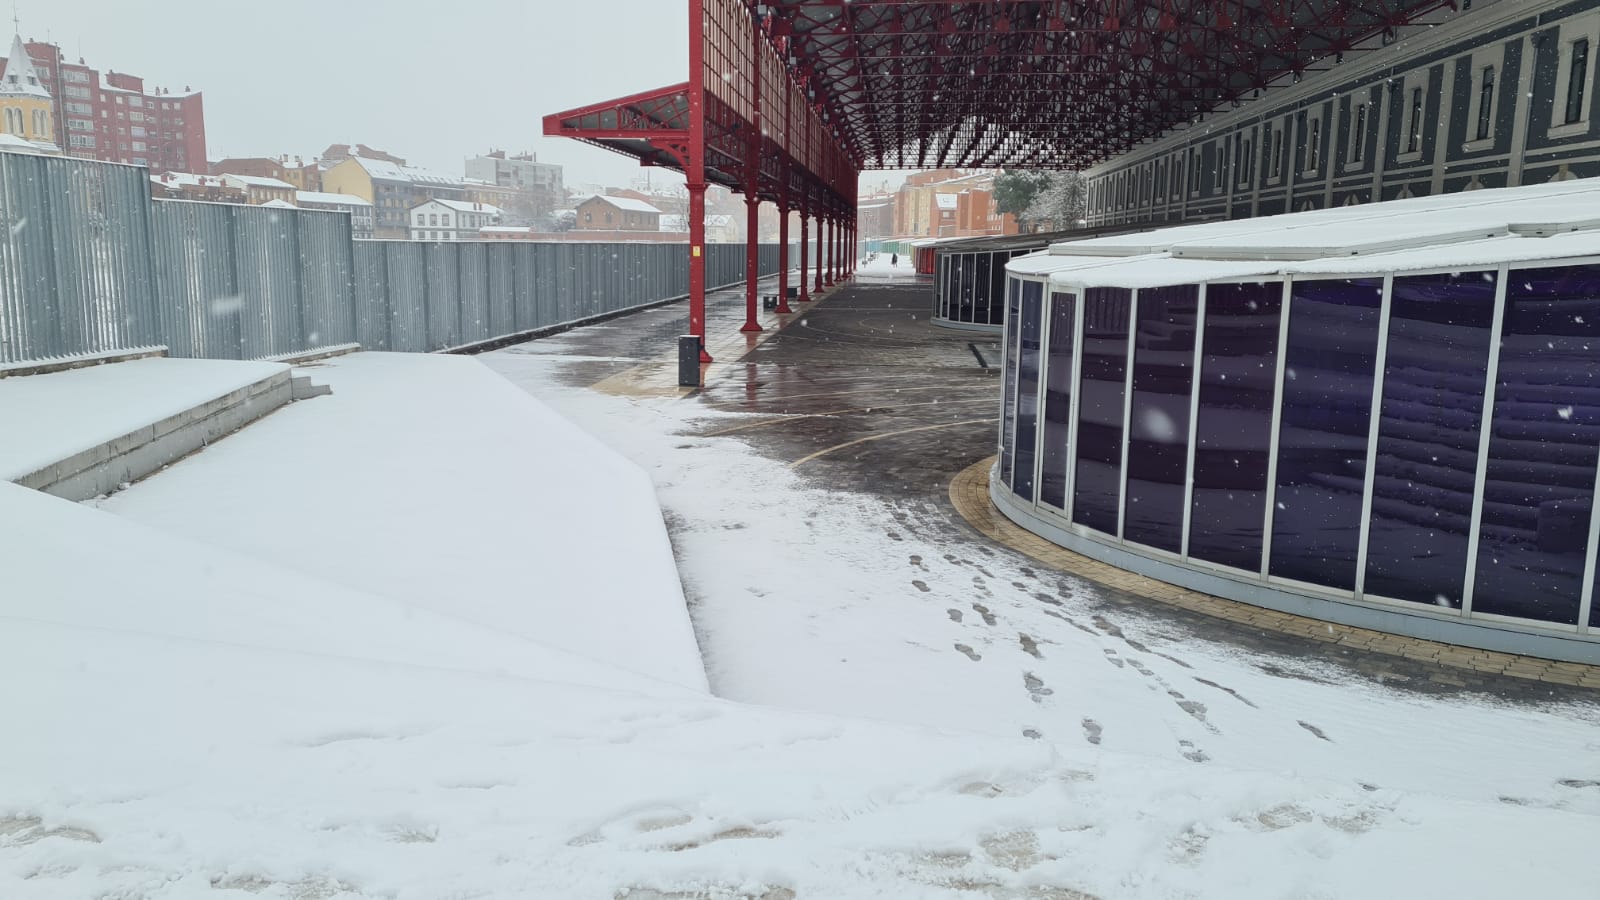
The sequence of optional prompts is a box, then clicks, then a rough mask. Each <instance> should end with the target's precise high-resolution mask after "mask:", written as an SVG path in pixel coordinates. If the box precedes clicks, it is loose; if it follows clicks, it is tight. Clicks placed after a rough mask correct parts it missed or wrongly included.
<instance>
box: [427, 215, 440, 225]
mask: <svg viewBox="0 0 1600 900" xmlns="http://www.w3.org/2000/svg"><path fill="white" fill-rule="evenodd" d="M428 224H429V225H438V224H439V214H438V213H431V214H429V216H428Z"/></svg>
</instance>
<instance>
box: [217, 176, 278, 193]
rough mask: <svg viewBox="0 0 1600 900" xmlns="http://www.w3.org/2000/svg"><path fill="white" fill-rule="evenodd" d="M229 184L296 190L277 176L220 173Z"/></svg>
mask: <svg viewBox="0 0 1600 900" xmlns="http://www.w3.org/2000/svg"><path fill="white" fill-rule="evenodd" d="M217 177H218V178H221V179H222V180H223V181H224V182H226V183H228V184H234V183H238V184H241V185H244V186H245V187H260V188H276V189H277V190H288V191H292V190H294V185H292V184H290V183H289V182H287V181H279V180H278V179H276V178H263V177H261V176H259V175H218V176H217Z"/></svg>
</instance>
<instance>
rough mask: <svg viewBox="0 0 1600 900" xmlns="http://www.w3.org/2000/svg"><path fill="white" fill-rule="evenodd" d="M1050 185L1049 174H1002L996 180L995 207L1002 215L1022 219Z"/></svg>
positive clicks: (1016, 172)
mask: <svg viewBox="0 0 1600 900" xmlns="http://www.w3.org/2000/svg"><path fill="white" fill-rule="evenodd" d="M1049 185H1050V173H1049V172H1020V171H1010V172H1001V173H1000V174H999V175H997V176H995V179H994V202H995V207H996V208H997V209H998V210H999V211H1000V212H1001V213H1002V214H1005V213H1010V214H1011V215H1014V216H1018V217H1021V216H1022V214H1023V213H1025V212H1027V211H1028V207H1030V206H1032V205H1033V201H1034V198H1035V197H1037V196H1038V195H1039V192H1040V191H1042V190H1044V189H1045V188H1046V187H1048V186H1049Z"/></svg>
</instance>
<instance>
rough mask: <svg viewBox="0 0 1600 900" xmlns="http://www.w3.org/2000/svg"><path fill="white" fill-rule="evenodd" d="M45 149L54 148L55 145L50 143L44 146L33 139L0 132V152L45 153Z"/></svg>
mask: <svg viewBox="0 0 1600 900" xmlns="http://www.w3.org/2000/svg"><path fill="white" fill-rule="evenodd" d="M47 149H55V145H54V144H51V145H49V147H48V148H46V147H45V146H44V145H42V144H35V143H34V142H33V141H30V140H26V139H24V138H19V137H17V136H16V135H14V134H5V133H3V132H0V153H40V154H42V153H45V152H46V151H47Z"/></svg>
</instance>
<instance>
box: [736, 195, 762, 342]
mask: <svg viewBox="0 0 1600 900" xmlns="http://www.w3.org/2000/svg"><path fill="white" fill-rule="evenodd" d="M745 189H746V190H748V191H750V193H749V194H746V195H745V198H744V205H745V209H747V210H749V215H748V218H747V219H746V222H747V223H748V224H747V225H746V228H747V229H748V230H747V233H746V235H745V241H744V324H743V325H740V326H739V330H740V331H745V332H751V331H760V330H761V323H760V322H758V321H756V283H757V282H758V281H760V280H761V243H760V241H761V234H760V231H761V223H760V221H759V219H760V217H759V215H758V213H759V212H760V209H761V198H760V197H758V196H756V193H755V188H753V187H746V188H745Z"/></svg>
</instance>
